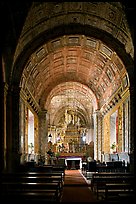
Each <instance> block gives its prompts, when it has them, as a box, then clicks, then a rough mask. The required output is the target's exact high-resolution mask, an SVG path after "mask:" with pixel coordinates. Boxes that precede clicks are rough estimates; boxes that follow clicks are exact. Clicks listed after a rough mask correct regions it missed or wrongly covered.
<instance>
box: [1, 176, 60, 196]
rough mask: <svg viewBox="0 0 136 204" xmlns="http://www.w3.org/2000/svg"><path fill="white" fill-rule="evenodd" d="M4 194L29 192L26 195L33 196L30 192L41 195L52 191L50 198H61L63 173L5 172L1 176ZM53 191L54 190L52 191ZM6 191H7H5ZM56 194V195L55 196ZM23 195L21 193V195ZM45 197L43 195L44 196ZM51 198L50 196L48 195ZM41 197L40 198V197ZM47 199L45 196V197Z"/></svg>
mask: <svg viewBox="0 0 136 204" xmlns="http://www.w3.org/2000/svg"><path fill="white" fill-rule="evenodd" d="M1 181H2V189H3V196H4V195H6V193H10V196H11V197H14V196H12V195H14V194H15V192H16V193H17V194H19V195H20V192H21V191H22V194H23V193H24V194H25V193H27V194H26V197H29V198H30V197H31V196H30V195H29V194H28V192H31V193H34V194H35V197H36V196H37V197H39V195H40V194H42V193H45V195H46V192H45V191H48V192H47V193H50V196H51V197H50V199H51V200H52V199H57V200H59V199H60V197H61V193H62V188H63V177H62V173H52V172H26V173H23V172H21V173H9V174H7V173H5V174H2V176H1ZM52 191H53V192H52ZM5 192H6V193H5ZM24 194H23V195H24ZM53 194H54V196H53ZM20 196H21V195H20ZM42 197H43V196H42ZM47 197H48V198H49V196H47ZM38 199H39V198H38ZM44 199H45V198H44Z"/></svg>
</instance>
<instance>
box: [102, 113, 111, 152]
mask: <svg viewBox="0 0 136 204" xmlns="http://www.w3.org/2000/svg"><path fill="white" fill-rule="evenodd" d="M103 128H104V132H103V134H104V138H103V141H104V142H103V152H104V153H110V115H106V116H105V117H104V120H103Z"/></svg>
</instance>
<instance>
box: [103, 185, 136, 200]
mask: <svg viewBox="0 0 136 204" xmlns="http://www.w3.org/2000/svg"><path fill="white" fill-rule="evenodd" d="M122 194H123V195H125V196H126V198H127V197H130V196H131V195H133V196H134V186H133V184H132V183H106V184H105V200H106V201H107V200H108V201H110V200H113V197H114V198H115V199H119V201H121V195H122Z"/></svg>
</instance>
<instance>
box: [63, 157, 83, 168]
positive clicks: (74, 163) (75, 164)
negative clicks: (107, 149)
mask: <svg viewBox="0 0 136 204" xmlns="http://www.w3.org/2000/svg"><path fill="white" fill-rule="evenodd" d="M65 165H66V167H67V168H68V169H82V158H77V157H72V158H70V157H68V158H65Z"/></svg>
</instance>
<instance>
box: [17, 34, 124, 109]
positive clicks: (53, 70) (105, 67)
mask: <svg viewBox="0 0 136 204" xmlns="http://www.w3.org/2000/svg"><path fill="white" fill-rule="evenodd" d="M125 72H126V70H125V67H124V65H123V63H122V61H121V60H120V58H119V57H118V56H117V54H116V53H115V52H114V51H112V50H111V49H110V48H109V47H107V46H106V45H105V44H103V43H102V42H101V41H100V40H98V39H94V38H90V37H86V36H83V35H74V36H72V35H70V36H62V37H60V38H57V39H54V40H53V41H49V42H48V43H46V44H45V45H43V46H42V47H40V48H39V49H38V50H36V51H35V52H34V53H33V54H32V55H31V57H30V58H29V60H28V62H27V63H26V67H25V68H24V71H23V74H22V80H21V86H22V87H23V89H25V88H28V89H29V90H30V91H31V93H32V94H33V96H34V98H35V100H36V101H37V102H38V103H40V105H41V107H44V106H45V102H46V100H47V97H48V95H49V93H50V91H52V89H54V88H55V86H57V85H59V84H60V83H64V82H78V83H81V84H83V85H85V86H87V87H88V88H89V89H91V91H92V92H93V93H94V94H95V96H96V99H97V102H98V108H100V107H101V106H102V105H103V104H104V103H105V101H107V100H108V99H109V98H110V97H111V96H112V94H113V93H114V92H115V91H116V90H117V89H118V88H119V87H120V86H121V85H122V84H121V83H122V77H123V76H124V74H125Z"/></svg>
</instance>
